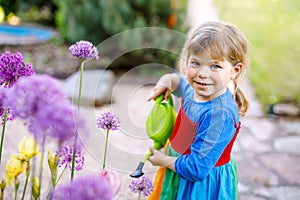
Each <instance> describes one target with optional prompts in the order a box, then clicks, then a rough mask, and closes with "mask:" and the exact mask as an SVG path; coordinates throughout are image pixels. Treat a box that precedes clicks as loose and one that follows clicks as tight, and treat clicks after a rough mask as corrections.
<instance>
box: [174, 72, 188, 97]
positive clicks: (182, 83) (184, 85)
mask: <svg viewBox="0 0 300 200" xmlns="http://www.w3.org/2000/svg"><path fill="white" fill-rule="evenodd" d="M178 76H179V85H178V87H177V89H176V90H175V91H174V92H173V93H174V94H175V95H176V96H178V97H182V96H186V94H185V93H186V92H187V91H188V88H190V84H189V83H188V82H187V80H186V78H185V77H184V76H182V75H180V74H178Z"/></svg>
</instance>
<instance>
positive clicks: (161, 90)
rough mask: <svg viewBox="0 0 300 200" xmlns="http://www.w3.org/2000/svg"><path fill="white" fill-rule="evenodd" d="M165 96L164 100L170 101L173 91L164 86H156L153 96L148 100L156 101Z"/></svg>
mask: <svg viewBox="0 0 300 200" xmlns="http://www.w3.org/2000/svg"><path fill="white" fill-rule="evenodd" d="M161 94H164V100H166V101H167V100H168V98H169V95H170V94H171V90H169V89H168V88H166V87H163V86H159V85H157V86H155V88H154V90H153V94H152V95H151V96H150V97H149V98H148V101H151V100H155V99H156V98H157V97H158V96H160V95H161Z"/></svg>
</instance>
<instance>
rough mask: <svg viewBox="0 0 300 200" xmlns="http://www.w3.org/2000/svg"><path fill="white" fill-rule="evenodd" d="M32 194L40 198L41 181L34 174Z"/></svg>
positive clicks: (35, 197)
mask: <svg viewBox="0 0 300 200" xmlns="http://www.w3.org/2000/svg"><path fill="white" fill-rule="evenodd" d="M32 196H33V198H34V199H38V198H39V196H40V181H39V179H38V178H37V177H36V176H34V178H33V183H32Z"/></svg>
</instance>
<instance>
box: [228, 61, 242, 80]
mask: <svg viewBox="0 0 300 200" xmlns="http://www.w3.org/2000/svg"><path fill="white" fill-rule="evenodd" d="M242 69H243V64H242V63H238V64H236V65H235V66H233V69H232V73H231V79H232V80H234V79H236V77H237V76H238V75H239V73H240V72H241V71H242Z"/></svg>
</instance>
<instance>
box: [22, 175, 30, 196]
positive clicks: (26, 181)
mask: <svg viewBox="0 0 300 200" xmlns="http://www.w3.org/2000/svg"><path fill="white" fill-rule="evenodd" d="M29 174H30V171H26V180H25V184H24V189H23V194H22V200H24V198H25V193H26V189H27V184H28V179H29Z"/></svg>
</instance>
